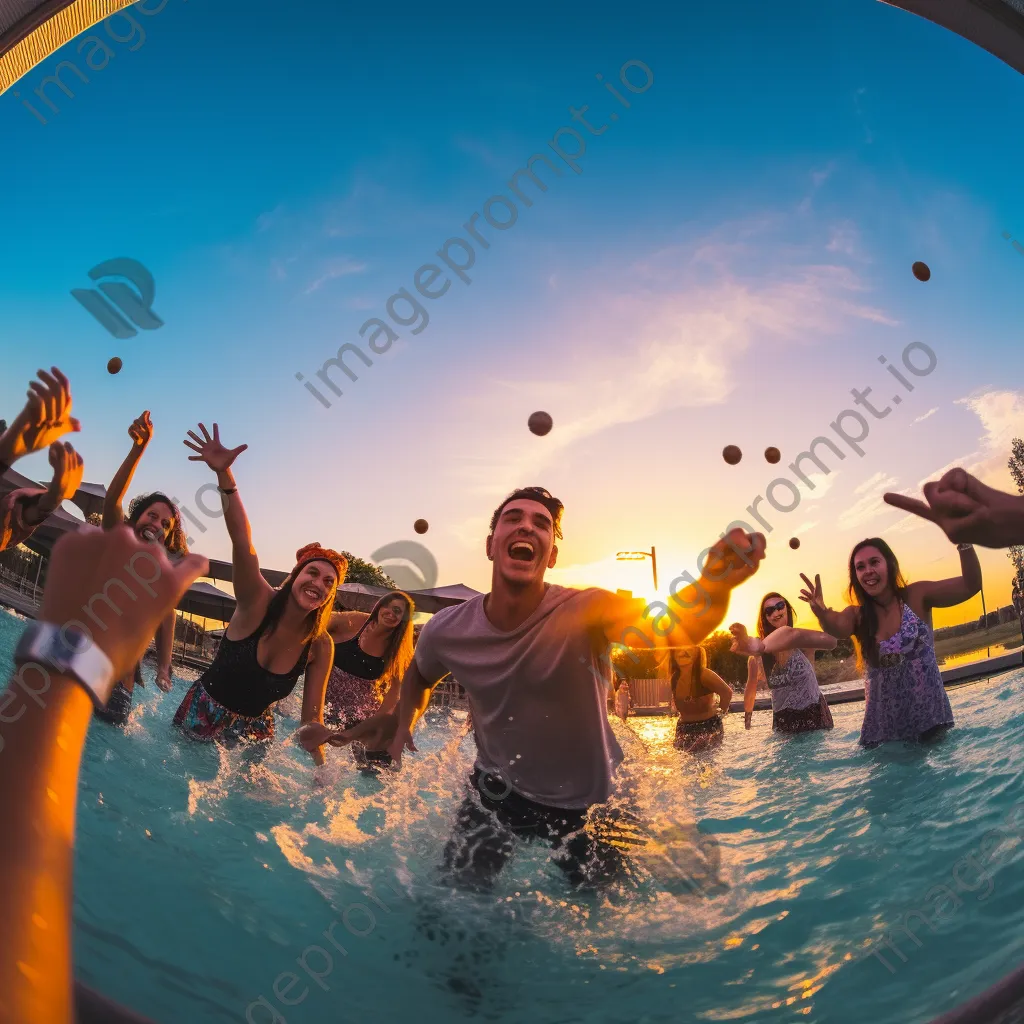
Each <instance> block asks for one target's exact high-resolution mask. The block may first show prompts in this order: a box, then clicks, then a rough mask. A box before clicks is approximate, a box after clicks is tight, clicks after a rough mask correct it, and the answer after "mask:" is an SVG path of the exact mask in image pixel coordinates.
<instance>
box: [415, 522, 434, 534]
mask: <svg viewBox="0 0 1024 1024" xmlns="http://www.w3.org/2000/svg"><path fill="white" fill-rule="evenodd" d="M412 528H413V529H414V530H415V531H416V532H417V533H426V532H427V530H429V529H430V524H429V523H428V522H427V521H426V519H417V520H416V522H415V523H413V524H412Z"/></svg>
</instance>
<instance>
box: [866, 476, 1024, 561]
mask: <svg viewBox="0 0 1024 1024" xmlns="http://www.w3.org/2000/svg"><path fill="white" fill-rule="evenodd" d="M923 490H924V501H918V500H917V499H916V498H908V497H905V496H904V495H902V494H892V493H889V494H886V495H884V498H885V501H886V502H887V503H888V504H890V505H892V506H894V507H895V508H901V509H903V510H904V511H905V512H912V513H913V514H914V515H916V516H920V517H921V518H922V519H927V520H928V521H929V522H931V523H935V525H936V526H938V527H939V528H940V529H941V530H942V532H943V533H944V534H945V535H946V536H947V537H948V538H949V539H950V540H951V541H952V542H953V543H954V544H980V545H981V546H982V547H986V548H1008V547H1011V546H1012V545H1014V544H1024V497H1020V496H1018V495H1016V494H1007V493H1006V492H1005V491H997V490H996V489H995V488H994V487H989V486H988V485H987V484H983V483H982V482H981V481H980V480H979V479H978V478H977V477H975V476H971V474H970V473H968V472H967V471H966V470H965V469H960V468H959V467H958V468H956V469H951V470H950V471H949V472H948V473H945V474H944V475H943V476H942V478H941V479H940V480H938V481H934V480H933V481H932V482H930V483H927V484H925V485H924V488H923Z"/></svg>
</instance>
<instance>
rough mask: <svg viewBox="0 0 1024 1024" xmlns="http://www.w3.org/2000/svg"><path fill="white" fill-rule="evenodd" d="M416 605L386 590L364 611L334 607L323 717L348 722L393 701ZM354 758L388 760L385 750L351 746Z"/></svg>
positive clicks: (389, 707) (388, 707)
mask: <svg viewBox="0 0 1024 1024" xmlns="http://www.w3.org/2000/svg"><path fill="white" fill-rule="evenodd" d="M415 610H416V607H415V605H414V604H413V602H412V598H411V597H409V595H408V594H405V593H403V592H402V591H401V590H393V591H392V592H391V593H390V594H385V595H384V596H383V597H382V598H381V599H380V600H379V601H378V602H377V603H376V604H375V605H374V606H373V610H372V611H371V612H370V613H369V614H367V613H366V612H335V613H334V614H333V615H332V616H331V623H330V626H329V627H328V632H329V633H330V635H331V639H332V640H333V641H334V664H333V667H332V668H331V674H330V675H329V676H328V678H327V696H326V698H325V707H324V722H325V723H326V724H327V725H329V726H332V727H333V728H337V729H351V728H352V726H354V725H358V724H359V723H360V722H362V721H364V720H365V719H367V718H369V717H370V716H371V715H375V714H377V713H378V712H380V711H384V712H387V713H390V712H392V711H394V710H395V708H396V707H397V706H398V697H399V694H400V693H401V689H402V677H403V676H404V675H405V670H406V669H407V668H408V667H409V662H411V661H412V632H413V626H412V617H413V613H414V612H415ZM356 756H357V759H359V760H363V759H364V758H365V760H366V761H368V762H371V763H378V764H385V765H389V764H390V763H391V755H390V754H388V752H387V751H386V750H381V751H366V752H363V751H362V750H361V748H360V749H357V750H356Z"/></svg>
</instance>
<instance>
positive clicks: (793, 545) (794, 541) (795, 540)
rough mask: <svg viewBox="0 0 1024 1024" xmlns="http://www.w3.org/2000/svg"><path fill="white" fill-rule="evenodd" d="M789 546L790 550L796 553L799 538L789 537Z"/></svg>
mask: <svg viewBox="0 0 1024 1024" xmlns="http://www.w3.org/2000/svg"><path fill="white" fill-rule="evenodd" d="M789 546H790V547H791V548H792V549H793V550H794V551H796V549H797V548H798V547H800V538H799V537H790V538H789Z"/></svg>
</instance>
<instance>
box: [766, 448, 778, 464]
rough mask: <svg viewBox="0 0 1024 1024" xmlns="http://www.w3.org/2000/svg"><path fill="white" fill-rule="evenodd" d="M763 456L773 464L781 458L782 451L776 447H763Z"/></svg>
mask: <svg viewBox="0 0 1024 1024" xmlns="http://www.w3.org/2000/svg"><path fill="white" fill-rule="evenodd" d="M764 457H765V461H767V462H770V463H771V464H772V465H773V466H774V465H775V463H776V462H778V461H779V459H781V458H782V452H780V451H779V449H778V448H765V450H764Z"/></svg>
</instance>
